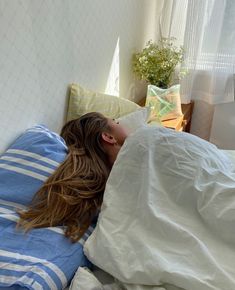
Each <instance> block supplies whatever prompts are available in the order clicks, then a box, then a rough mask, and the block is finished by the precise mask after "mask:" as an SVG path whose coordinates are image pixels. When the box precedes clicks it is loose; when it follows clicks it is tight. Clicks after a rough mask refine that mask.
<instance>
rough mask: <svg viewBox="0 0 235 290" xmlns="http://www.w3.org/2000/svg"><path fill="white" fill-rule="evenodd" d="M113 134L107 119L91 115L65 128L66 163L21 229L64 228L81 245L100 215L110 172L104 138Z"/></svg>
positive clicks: (44, 188)
mask: <svg viewBox="0 0 235 290" xmlns="http://www.w3.org/2000/svg"><path fill="white" fill-rule="evenodd" d="M104 131H110V128H109V126H108V121H107V119H106V118H105V117H104V116H103V115H101V114H99V113H94V112H93V113H88V114H86V115H83V116H82V117H80V118H78V119H75V120H72V121H69V122H68V123H66V124H65V125H64V127H63V128H62V131H61V136H62V137H63V138H64V140H65V142H66V144H67V146H68V150H69V152H68V155H67V158H66V159H65V161H64V162H63V163H62V164H61V165H60V166H59V167H58V168H57V170H56V171H55V172H54V174H52V175H51V176H50V177H49V178H48V180H47V181H46V182H45V184H44V185H43V186H42V187H41V188H40V189H39V191H38V192H37V193H36V194H35V196H34V198H33V200H32V204H31V205H30V207H29V208H28V210H27V211H21V212H20V213H19V215H20V220H19V223H18V225H19V226H23V227H24V229H25V230H26V231H28V230H30V229H32V228H40V227H49V226H57V225H63V226H65V235H66V236H67V237H69V238H70V239H71V240H72V241H78V240H79V239H80V238H81V236H82V235H83V234H84V233H85V231H86V230H87V228H88V227H89V225H90V224H91V222H92V219H93V218H94V216H95V215H96V214H97V211H98V209H99V208H100V206H101V203H102V200H103V192H104V189H105V184H106V181H107V178H108V175H109V172H110V166H109V162H108V158H107V155H106V153H105V151H104V149H103V147H102V143H101V135H102V132H104Z"/></svg>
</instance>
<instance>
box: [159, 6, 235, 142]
mask: <svg viewBox="0 0 235 290" xmlns="http://www.w3.org/2000/svg"><path fill="white" fill-rule="evenodd" d="M234 28H235V1H234V0H165V1H164V6H163V9H162V16H161V20H160V34H162V36H173V37H176V38H177V39H178V40H179V44H181V45H183V46H184V48H185V66H186V68H187V69H188V74H187V76H186V77H185V78H184V79H183V80H182V81H181V98H182V102H183V103H188V102H190V101H191V100H195V109H194V114H193V120H192V130H191V131H192V133H195V134H196V135H199V136H200V137H202V138H205V139H208V140H209V137H210V127H211V122H212V119H213V112H214V105H215V104H221V103H227V102H233V101H234V71H235V65H234V64H235V29H234Z"/></svg>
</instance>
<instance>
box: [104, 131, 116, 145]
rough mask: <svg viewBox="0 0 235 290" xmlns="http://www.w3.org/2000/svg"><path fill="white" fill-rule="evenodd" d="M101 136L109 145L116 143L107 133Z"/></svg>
mask: <svg viewBox="0 0 235 290" xmlns="http://www.w3.org/2000/svg"><path fill="white" fill-rule="evenodd" d="M101 136H102V139H103V141H105V142H107V143H109V144H116V143H117V141H116V139H115V138H114V137H113V135H112V134H110V133H108V132H103V133H102V135H101Z"/></svg>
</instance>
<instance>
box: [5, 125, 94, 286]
mask: <svg viewBox="0 0 235 290" xmlns="http://www.w3.org/2000/svg"><path fill="white" fill-rule="evenodd" d="M66 153H67V148H66V145H65V143H64V141H63V139H62V138H61V137H60V136H59V135H57V134H56V133H53V132H51V131H50V130H48V129H47V128H46V127H44V126H41V125H38V126H35V127H33V128H31V129H29V130H26V131H25V133H24V134H23V135H21V136H20V137H19V138H18V139H16V141H15V142H14V144H12V145H11V146H10V148H9V149H8V150H7V151H6V152H5V153H4V154H3V155H2V156H1V157H0V233H1V234H0V288H4V287H5V288H7V287H12V289H20V288H21V287H22V288H23V287H24V289H62V288H64V287H65V286H66V285H67V284H68V282H69V281H70V280H71V278H72V277H73V275H74V273H75V271H76V270H77V268H78V267H79V266H88V265H89V262H88V260H87V259H86V258H85V256H84V254H83V244H84V242H85V240H86V239H87V237H88V236H89V235H90V234H91V232H92V231H93V227H90V228H89V229H88V231H87V232H86V234H85V235H84V237H83V238H82V239H81V240H80V241H79V242H78V243H74V244H72V243H71V242H70V241H69V240H68V239H67V238H65V236H64V234H63V229H62V228H61V227H51V228H42V229H35V230H32V231H30V232H29V233H27V234H25V233H23V232H22V231H21V230H16V228H15V227H16V222H17V219H18V215H17V210H18V209H25V208H26V206H27V205H28V204H29V202H30V201H31V199H32V197H33V196H34V194H35V192H36V191H37V190H38V189H39V188H40V187H41V186H42V184H43V182H44V181H45V180H46V179H47V177H48V176H49V175H50V174H51V173H52V172H53V171H54V170H55V169H56V168H57V167H58V165H59V164H60V163H61V162H62V161H63V160H64V158H65V156H66Z"/></svg>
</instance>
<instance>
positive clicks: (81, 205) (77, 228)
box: [19, 113, 219, 241]
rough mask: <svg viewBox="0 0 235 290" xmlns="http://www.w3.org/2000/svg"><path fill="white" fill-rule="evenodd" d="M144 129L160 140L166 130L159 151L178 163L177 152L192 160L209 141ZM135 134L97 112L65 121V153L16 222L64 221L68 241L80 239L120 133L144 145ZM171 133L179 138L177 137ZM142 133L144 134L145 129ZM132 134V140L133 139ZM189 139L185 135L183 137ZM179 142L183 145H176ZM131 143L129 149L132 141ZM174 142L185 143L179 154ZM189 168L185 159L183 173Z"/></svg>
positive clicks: (97, 205) (120, 139)
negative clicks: (186, 167)
mask: <svg viewBox="0 0 235 290" xmlns="http://www.w3.org/2000/svg"><path fill="white" fill-rule="evenodd" d="M145 130H153V131H155V132H156V136H160V137H159V138H162V141H164V140H165V136H162V137H161V132H160V131H161V130H163V131H165V130H167V132H168V135H169V134H170V135H172V136H173V137H172V138H170V139H169V140H171V141H172V140H173V141H172V142H174V140H175V142H176V143H175V144H170V143H169V141H167V142H165V145H164V149H161V148H160V147H161V146H159V150H162V151H161V152H159V153H158V154H162V153H163V150H165V149H166V150H168V151H167V154H168V155H169V154H170V155H171V156H174V158H173V159H174V160H175V162H176V163H177V162H178V163H180V162H181V163H182V166H183V162H184V161H182V160H181V159H180V158H181V157H182V156H180V155H185V156H186V155H189V154H190V156H191V157H190V158H192V160H193V159H194V160H197V158H199V156H200V152H198V153H197V152H196V151H197V147H199V148H202V147H203V144H204V143H208V142H206V141H203V140H201V139H200V138H198V137H195V136H192V135H190V136H189V134H186V133H176V132H174V131H171V130H168V129H164V128H161V129H159V128H158V127H155V128H153V127H150V128H149V129H147V128H146V129H145ZM159 130H160V131H159ZM158 132H159V133H158ZM178 134H179V135H178ZM135 135H136V134H132V135H131V136H130V137H128V138H127V136H128V134H127V132H126V130H125V128H123V127H122V126H121V125H120V124H118V122H117V123H116V122H115V120H111V119H107V118H105V117H104V116H103V115H101V114H99V113H88V114H86V115H84V116H82V117H81V118H79V119H76V120H72V121H70V122H68V123H67V124H65V126H64V127H63V129H62V132H61V136H62V137H63V138H64V140H65V142H66V144H67V146H68V148H69V153H68V156H67V158H66V160H65V161H64V162H63V163H62V164H61V165H60V166H59V168H58V169H57V170H56V171H55V173H54V174H53V175H52V176H51V177H50V178H49V179H48V180H47V182H46V183H45V184H44V186H43V187H42V188H41V189H40V190H39V191H38V192H37V193H36V195H35V197H34V199H33V202H32V205H31V206H30V208H29V210H27V211H24V212H21V213H20V218H21V219H20V222H19V224H20V225H21V226H23V227H24V228H25V230H30V229H32V228H40V227H48V226H57V225H64V226H65V235H66V236H67V237H69V238H70V239H71V240H72V241H77V240H79V239H80V238H81V236H82V235H83V234H84V233H85V231H86V230H87V228H88V227H89V225H90V224H91V222H92V220H93V219H94V217H95V216H96V215H97V213H98V211H99V209H100V207H101V204H102V201H103V193H104V189H105V185H106V181H107V179H108V177H109V173H110V171H111V168H112V165H113V163H114V161H115V160H116V157H117V155H118V153H119V150H120V149H121V147H122V145H123V144H124V141H125V139H126V138H127V139H128V144H132V143H138V144H136V146H137V145H139V146H140V147H141V146H142V147H143V150H145V149H144V146H145V145H144V144H143V145H141V144H140V143H139V141H137V142H136V140H134V136H135ZM151 135H152V133H151ZM174 136H179V138H178V139H177V140H176V139H174ZM139 138H141V135H140V137H139ZM142 138H146V137H145V135H143V136H142ZM129 139H130V140H129ZM131 139H133V140H134V141H133V142H132V143H131ZM188 139H190V140H189V141H187V140H188ZM140 141H141V140H140ZM179 142H180V144H179ZM181 142H182V144H183V145H184V146H181ZM162 144H163V143H162ZM194 145H195V146H194ZM131 146H133V150H134V146H135V144H132V145H131ZM177 146H178V147H180V150H182V148H184V152H183V154H180V155H178V153H177V152H178V151H177V150H174V148H176V147H177ZM193 146H194V147H193ZM211 146H213V145H211ZM162 148H163V147H162ZM190 148H191V149H190ZM192 148H193V152H191V151H192ZM176 149H177V148H176ZM141 150H142V149H141ZM141 150H140V151H141ZM218 152H219V150H218ZM218 154H219V153H218ZM193 155H195V156H194V157H193ZM164 160H165V162H166V163H165V164H162V166H169V170H168V171H169V175H172V174H173V172H170V171H171V170H172V168H171V164H167V162H168V160H167V157H166V158H165V159H164ZM198 166H200V163H198ZM190 170H191V169H190V165H189V168H188V173H189V172H190ZM127 178H128V177H127Z"/></svg>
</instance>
